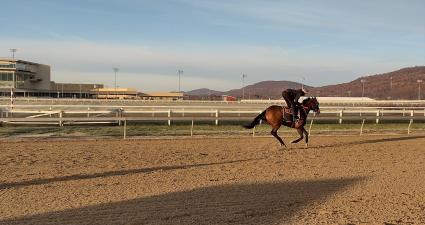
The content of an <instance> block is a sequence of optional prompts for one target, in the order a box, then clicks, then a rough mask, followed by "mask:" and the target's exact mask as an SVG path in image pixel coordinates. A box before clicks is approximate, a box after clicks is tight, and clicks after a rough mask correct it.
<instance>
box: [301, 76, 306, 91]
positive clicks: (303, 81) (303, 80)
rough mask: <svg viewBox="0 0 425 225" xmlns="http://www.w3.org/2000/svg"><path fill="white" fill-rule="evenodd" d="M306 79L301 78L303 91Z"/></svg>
mask: <svg viewBox="0 0 425 225" xmlns="http://www.w3.org/2000/svg"><path fill="white" fill-rule="evenodd" d="M304 83H305V77H302V78H301V89H303V90H304Z"/></svg>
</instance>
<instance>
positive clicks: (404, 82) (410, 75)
mask: <svg viewBox="0 0 425 225" xmlns="http://www.w3.org/2000/svg"><path fill="white" fill-rule="evenodd" d="M361 80H364V96H365V97H370V98H374V99H418V83H417V80H423V81H424V82H425V66H417V67H409V68H403V69H400V70H397V71H393V72H389V73H384V74H376V75H371V76H363V77H359V78H358V79H356V80H353V81H351V82H348V83H342V84H336V85H327V86H323V87H317V88H313V89H312V90H311V94H312V95H316V96H352V97H361V96H362V82H361ZM391 80H392V82H391ZM391 83H392V85H391ZM422 87H423V88H422V89H425V84H423V83H422ZM421 95H422V99H423V98H424V96H425V94H421Z"/></svg>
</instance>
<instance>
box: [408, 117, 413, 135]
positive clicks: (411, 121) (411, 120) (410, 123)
mask: <svg viewBox="0 0 425 225" xmlns="http://www.w3.org/2000/svg"><path fill="white" fill-rule="evenodd" d="M412 123H413V119H410V122H409V126H408V127H407V134H410V127H411V126H412Z"/></svg>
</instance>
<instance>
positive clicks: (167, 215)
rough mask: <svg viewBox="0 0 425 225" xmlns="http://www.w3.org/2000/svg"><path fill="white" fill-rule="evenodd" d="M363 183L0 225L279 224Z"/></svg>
mask: <svg viewBox="0 0 425 225" xmlns="http://www.w3.org/2000/svg"><path fill="white" fill-rule="evenodd" d="M363 179H364V178H363V177H355V178H344V179H341V178H339V179H326V180H311V181H286V182H273V183H251V184H228V185H219V186H209V187H202V188H197V189H192V190H188V191H180V192H173V193H167V194H162V195H157V196H149V197H141V198H136V199H131V200H125V201H118V202H111V203H103V204H98V205H92V206H84V207H80V208H73V209H66V210H63V211H55V212H48V213H43V214H39V215H31V216H24V217H20V218H12V219H6V220H0V224H8V225H11V224H159V225H161V224H213V225H214V224H244V225H245V224H276V223H279V224H280V223H282V222H283V223H288V222H291V221H293V220H295V219H296V215H297V213H298V212H300V211H304V210H303V209H306V208H308V207H310V206H312V205H315V204H317V203H321V202H323V201H324V200H325V199H326V198H327V197H329V196H331V195H334V194H335V193H336V192H338V191H340V190H342V189H346V188H348V187H350V186H352V185H355V184H356V183H358V182H361V181H362V180H363Z"/></svg>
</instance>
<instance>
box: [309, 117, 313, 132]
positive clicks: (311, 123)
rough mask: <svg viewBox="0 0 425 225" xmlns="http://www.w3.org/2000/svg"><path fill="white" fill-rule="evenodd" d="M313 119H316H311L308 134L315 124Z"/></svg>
mask: <svg viewBox="0 0 425 225" xmlns="http://www.w3.org/2000/svg"><path fill="white" fill-rule="evenodd" d="M313 121H314V120H311V121H310V127H309V128H308V134H310V130H311V127H312V126H313Z"/></svg>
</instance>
